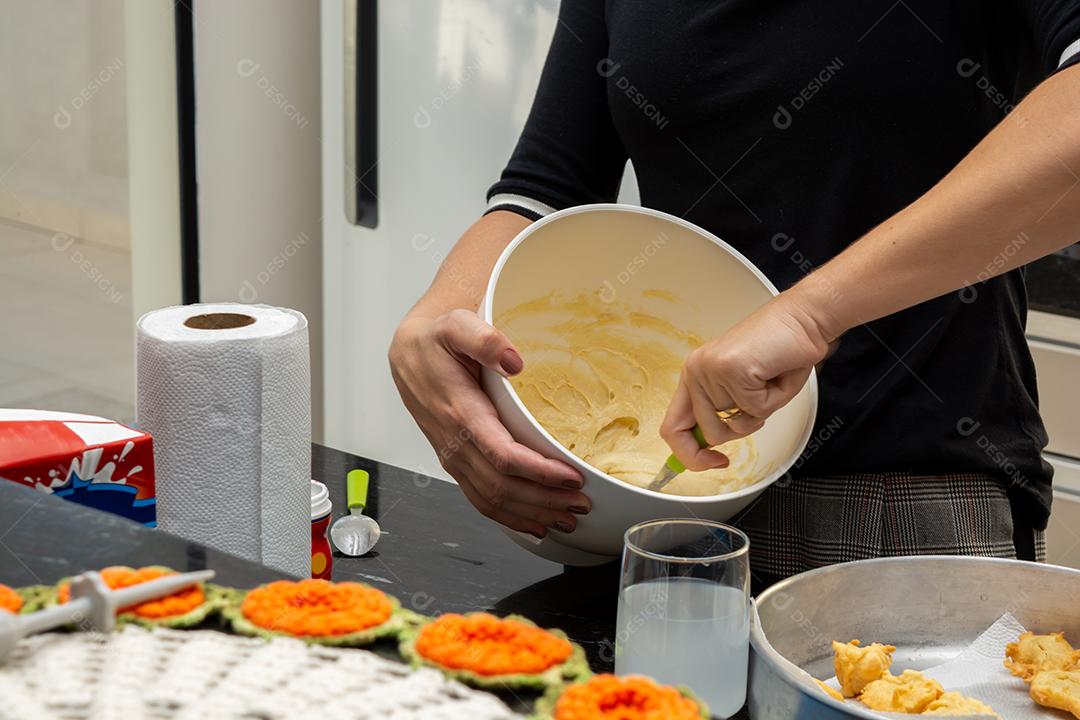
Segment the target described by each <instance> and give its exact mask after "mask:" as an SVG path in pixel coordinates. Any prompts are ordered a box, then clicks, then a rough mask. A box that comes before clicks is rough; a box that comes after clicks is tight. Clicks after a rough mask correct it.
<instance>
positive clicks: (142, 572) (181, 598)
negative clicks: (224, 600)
mask: <svg viewBox="0 0 1080 720" xmlns="http://www.w3.org/2000/svg"><path fill="white" fill-rule="evenodd" d="M175 574H176V571H174V570H166V569H165V568H159V567H144V568H139V569H138V570H135V569H133V568H129V567H121V566H114V567H107V568H105V569H104V570H102V571H101V579H102V580H104V581H105V584H106V585H108V586H109V587H111V588H112V589H114V590H117V589H119V588H125V587H131V586H132V585H138V584H139V583H144V582H150V581H151V580H157V579H158V578H160V577H165V576H166V575H175ZM56 594H57V600H58V601H59V602H61V603H66V602H67V601H68V600H69V599H70V598H71V586H70V584H69V583H63V584H61V585H60V588H59V589H58V590H57V593H56ZM204 602H206V594H205V593H204V592H203V589H202V587H201V586H199V585H193V586H191V587H188V588H184V589H183V590H180V591H178V592H175V593H173V594H172V595H166V596H165V597H163V598H157V599H156V600H147V601H146V602H144V603H141V604H139V605H134V606H132V607H126V608H121V609H120V610H119V611H118V612H120V613H134V614H135V615H138V616H139V617H143V618H147V619H150V620H160V619H161V618H168V617H176V616H178V615H185V614H187V613H189V612H191V611H192V610H194V609H195V608H197V607H198V606H200V605H202V604H203V603H204Z"/></svg>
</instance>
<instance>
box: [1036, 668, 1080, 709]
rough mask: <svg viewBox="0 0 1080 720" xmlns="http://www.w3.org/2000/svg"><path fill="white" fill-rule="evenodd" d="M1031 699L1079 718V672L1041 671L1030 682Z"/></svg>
mask: <svg viewBox="0 0 1080 720" xmlns="http://www.w3.org/2000/svg"><path fill="white" fill-rule="evenodd" d="M1030 691H1031V699H1032V700H1034V701H1035V702H1037V703H1039V704H1040V705H1042V706H1044V707H1049V708H1055V709H1057V710H1064V711H1066V712H1071V713H1072V714H1073V716H1074V717H1076V718H1080V670H1043V671H1041V672H1039V673H1036V674H1035V677H1034V678H1032V680H1031V688H1030Z"/></svg>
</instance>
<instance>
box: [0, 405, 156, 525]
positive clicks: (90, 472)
mask: <svg viewBox="0 0 1080 720" xmlns="http://www.w3.org/2000/svg"><path fill="white" fill-rule="evenodd" d="M152 442H153V441H152V439H151V437H150V436H149V435H148V434H147V433H144V432H140V431H138V430H134V429H132V428H129V427H126V426H124V425H121V424H119V423H116V422H113V421H111V420H107V419H105V418H100V417H95V416H92V415H80V414H76V413H62V412H52V411H47V410H5V409H0V480H7V481H10V482H15V483H18V484H20V485H26V486H29V487H33V488H34V489H36V490H38V491H40V492H43V493H47V494H52V495H56V496H57V497H62V498H64V499H66V500H69V501H72V502H76V503H79V504H80V505H86V506H88V507H92V508H96V509H98V510H104V511H106V512H111V513H114V514H116V515H121V516H124V517H127V518H130V519H132V520H135V521H136V522H140V523H142V524H144V525H149V526H151V527H153V526H155V525H156V524H157V523H156V498H155V491H154V456H153V444H152ZM103 460H104V462H103Z"/></svg>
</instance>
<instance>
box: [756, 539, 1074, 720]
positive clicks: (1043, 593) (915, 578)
mask: <svg viewBox="0 0 1080 720" xmlns="http://www.w3.org/2000/svg"><path fill="white" fill-rule="evenodd" d="M1078 602H1080V571H1077V570H1071V569H1069V568H1063V567H1059V566H1056V565H1044V564H1037V563H1030V562H1021V561H1018V560H999V559H994V558H975V557H955V556H937V555H930V556H922V557H897V558H880V559H876V560H860V561H858V562H851V563H844V564H842V565H833V566H830V567H825V568H820V569H817V570H812V571H810V572H806V573H803V574H801V575H796V576H794V577H791V578H788V579H787V580H784V581H783V582H780V583H777V584H776V585H773V586H772V587H770V588H769V589H768V590H766V591H765V592H763V593H761V594H760V595H759V596H758V598H757V608H758V619H759V621H758V622H757V623H755V625H754V627H753V629H752V630H751V635H750V645H751V653H750V680H749V683H750V687H749V694H748V698H747V702H748V704H749V709H750V717H751V718H753V720H781V718H783V719H784V720H788V719H789V718H794V717H800V718H802V717H807V718H821V719H822V720H829V719H831V718H851V717H857V718H877V717H879V716H878V715H876V714H874V713H871V712H869V711H867V710H865V709H862V708H857V707H855V706H853V705H847V704H843V703H840V702H837V701H836V700H833V699H832V698H830V697H828V696H826V695H825V694H824V693H823V692H821V691H820V690H819V689H818V688H816V687H815V686H813V685H811V684H809V682H808V681H807V680H806V676H805V675H804V674H802V673H801V672H799V669H800V668H801V669H802V670H805V671H806V672H808V673H810V674H811V675H813V676H814V677H817V678H822V679H825V678H828V677H831V676H832V675H833V674H834V672H833V665H832V663H833V653H832V648H831V646H830V645H831V641H832V640H840V641H841V642H846V641H848V640H851V639H852V638H859V639H860V640H863V641H864V642H871V641H877V642H885V643H889V644H892V645H895V646H896V648H897V650H896V652H895V653H894V658H895V667H899V668H914V669H916V670H919V669H923V668H927V667H931V666H933V665H938V664H940V663H942V662H945V661H946V660H949V659H951V658H952V657H955V656H956V655H957V654H958V653H960V651H962V650H963V649H964V648H966V647H967V646H968V645H970V644H971V643H972V642H973V641H974V640H975V638H977V637H978V636H979V635H980V634H981V633H982V632H983V631H984V630H986V628H988V627H989V626H990V625H992V624H993V623H994V622H995V621H996V620H997V619H998V618H999V617H1001V615H1003V614H1004V613H1006V612H1010V613H1012V614H1013V615H1014V616H1016V619H1017V620H1019V621H1020V622H1021V623H1022V624H1023V625H1024V626H1025V627H1028V628H1031V629H1033V630H1037V631H1042V632H1047V631H1058V630H1062V631H1064V632H1065V634H1066V636H1071V637H1074V638H1080V612H1078V610H1077V608H1078ZM1002 672H1003V673H1004V672H1005V670H1004V669H1003V670H1002ZM1004 677H1007V675H1003V678H1004Z"/></svg>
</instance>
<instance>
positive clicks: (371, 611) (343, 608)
mask: <svg viewBox="0 0 1080 720" xmlns="http://www.w3.org/2000/svg"><path fill="white" fill-rule="evenodd" d="M240 609H241V611H242V612H243V613H244V617H245V618H247V619H248V620H249V621H251V622H252V623H254V624H255V625H258V626H259V627H261V628H263V629H264V630H270V631H273V632H283V633H288V634H290V635H313V636H327V635H348V634H349V633H354V632H360V631H361V630H367V629H368V628H372V627H375V626H376V625H382V624H383V623H384V622H386V621H387V620H389V619H390V615H392V614H393V612H394V605H393V603H392V602H391V600H390V598H389V597H387V595H386V593H384V592H382V591H381V590H376V589H375V588H372V587H368V586H367V585H361V584H360V583H353V582H340V583H332V582H329V581H327V580H300V581H299V582H294V581H291V580H278V581H277V582H272V583H270V584H268V585H263V586H262V587H257V588H255V589H254V590H252V591H251V592H249V593H248V594H247V596H246V597H245V598H244V602H243V604H242V605H241V606H240Z"/></svg>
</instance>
